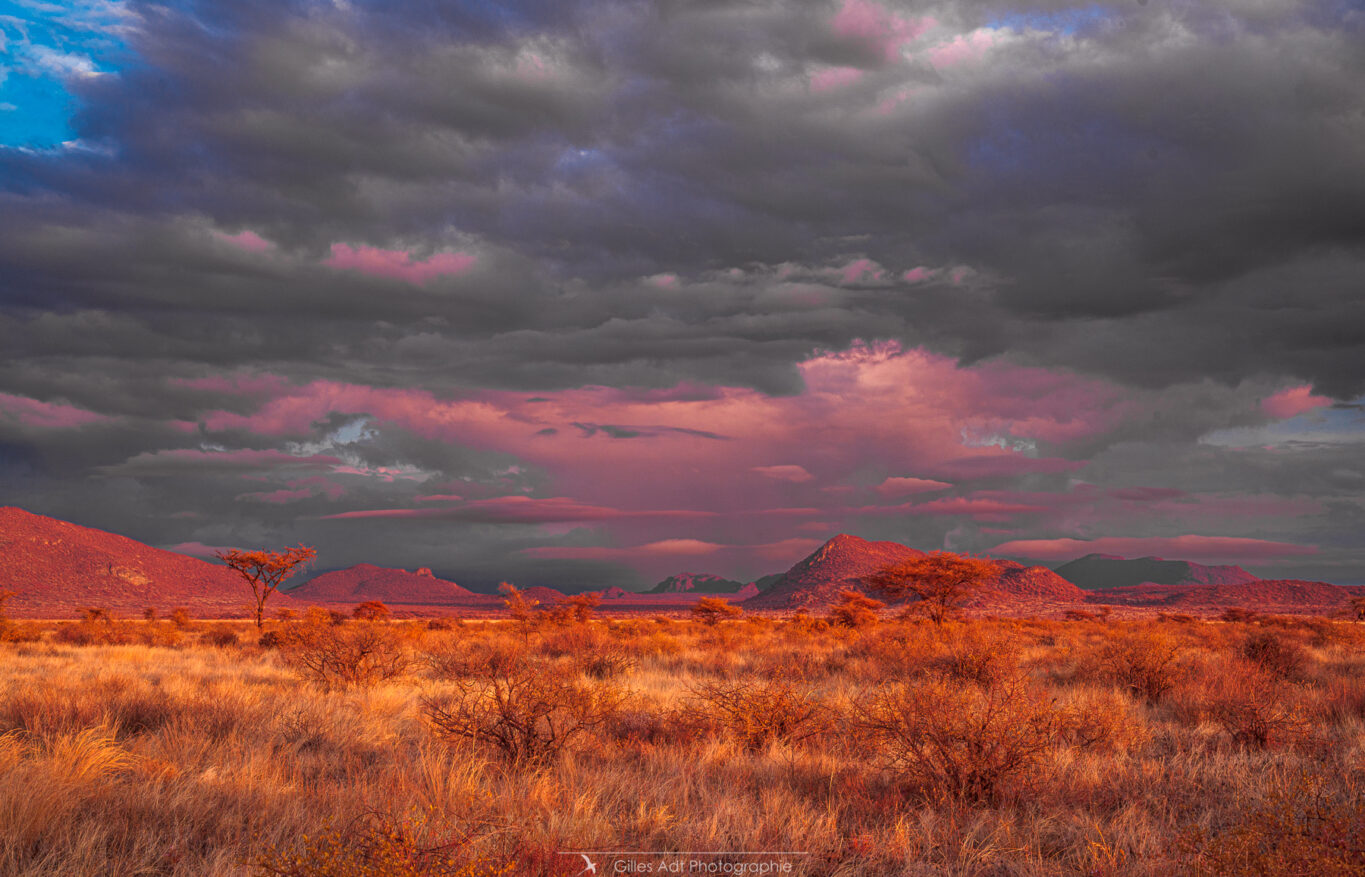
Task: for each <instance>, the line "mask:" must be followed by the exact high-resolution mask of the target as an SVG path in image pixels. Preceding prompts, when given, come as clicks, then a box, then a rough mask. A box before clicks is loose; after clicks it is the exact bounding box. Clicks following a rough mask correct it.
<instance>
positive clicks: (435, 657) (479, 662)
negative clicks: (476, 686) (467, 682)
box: [421, 640, 526, 679]
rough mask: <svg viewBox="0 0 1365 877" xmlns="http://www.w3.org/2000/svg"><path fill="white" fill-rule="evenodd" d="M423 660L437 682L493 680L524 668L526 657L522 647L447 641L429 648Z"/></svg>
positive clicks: (424, 653)
mask: <svg viewBox="0 0 1365 877" xmlns="http://www.w3.org/2000/svg"><path fill="white" fill-rule="evenodd" d="M421 660H422V663H424V664H426V665H427V667H428V668H430V670H431V673H432V675H433V676H435V677H436V678H437V679H461V678H465V677H471V678H475V679H491V678H493V677H494V676H497V675H500V674H502V673H505V672H507V671H508V670H509V669H511V668H513V667H516V666H520V665H521V664H522V663H524V662H525V660H526V657H525V652H524V651H523V650H522V649H521V648H520V646H516V647H513V646H508V645H505V644H502V643H496V642H493V643H490V642H470V643H465V642H460V641H458V640H447V641H445V642H442V643H439V644H437V645H434V646H429V647H428V648H427V649H426V650H425V651H424V652H423V653H422V656H421Z"/></svg>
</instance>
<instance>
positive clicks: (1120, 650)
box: [1099, 631, 1185, 703]
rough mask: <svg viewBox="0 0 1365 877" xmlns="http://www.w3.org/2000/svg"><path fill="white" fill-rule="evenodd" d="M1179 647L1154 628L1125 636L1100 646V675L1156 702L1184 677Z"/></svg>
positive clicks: (1148, 700) (1150, 701)
mask: <svg viewBox="0 0 1365 877" xmlns="http://www.w3.org/2000/svg"><path fill="white" fill-rule="evenodd" d="M1179 656H1180V647H1179V646H1177V645H1176V643H1175V642H1174V641H1173V640H1172V639H1171V638H1170V637H1168V636H1166V635H1165V634H1163V633H1159V632H1154V631H1145V632H1139V633H1132V634H1128V635H1125V636H1123V637H1121V638H1119V639H1116V640H1112V641H1110V642H1107V643H1105V645H1104V646H1103V647H1102V648H1101V649H1100V654H1099V661H1100V670H1101V673H1102V675H1103V676H1104V677H1105V678H1107V679H1108V680H1109V681H1111V682H1113V683H1115V684H1117V685H1119V686H1121V687H1123V688H1124V689H1126V690H1127V691H1129V692H1130V693H1132V694H1133V696H1135V697H1140V698H1142V699H1143V700H1146V701H1147V702H1148V703H1159V702H1160V701H1161V700H1162V699H1164V698H1165V697H1166V696H1167V695H1168V694H1169V693H1170V692H1171V690H1172V689H1173V688H1175V686H1176V685H1177V684H1178V683H1179V682H1180V680H1181V679H1182V678H1184V676H1185V669H1184V668H1183V667H1182V666H1181V665H1180V664H1179V663H1178V661H1177V659H1178V658H1179Z"/></svg>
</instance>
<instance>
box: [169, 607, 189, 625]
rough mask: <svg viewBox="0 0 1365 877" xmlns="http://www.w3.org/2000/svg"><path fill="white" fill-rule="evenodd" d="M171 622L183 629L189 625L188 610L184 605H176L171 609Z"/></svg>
mask: <svg viewBox="0 0 1365 877" xmlns="http://www.w3.org/2000/svg"><path fill="white" fill-rule="evenodd" d="M170 617H171V624H174V625H175V626H176V627H178V628H180V629H181V630H184V629H185V628H187V627H189V626H190V611H189V610H188V609H186V608H185V607H184V606H177V607H175V608H174V609H172V610H171V616H170Z"/></svg>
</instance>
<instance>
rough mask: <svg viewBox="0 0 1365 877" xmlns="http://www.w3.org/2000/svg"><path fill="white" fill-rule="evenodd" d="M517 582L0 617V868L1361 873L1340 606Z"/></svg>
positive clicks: (1359, 715) (1352, 703) (1362, 724)
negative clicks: (1108, 609) (940, 611)
mask: <svg viewBox="0 0 1365 877" xmlns="http://www.w3.org/2000/svg"><path fill="white" fill-rule="evenodd" d="M508 596H509V601H510V602H512V603H516V602H517V595H516V594H515V592H512V593H509V595H508ZM525 602H526V603H527V605H518V606H513V607H512V608H514V609H517V610H518V611H517V612H516V616H517V617H515V618H506V617H504V618H502V619H495V620H480V621H471V620H463V621H460V620H454V621H452V620H444V619H432V620H430V621H427V620H417V619H406V620H405V619H394V618H391V617H390V616H389V614H388V613H387V612H385V611H380V610H379V608H378V607H374V606H371V607H369V608H368V609H367V610H366V611H362V612H355V613H349V612H347V613H343V612H331V611H324V610H314V611H309V612H307V613H303V614H302V615H300V616H298V617H293V616H287V617H285V618H283V619H278V620H273V621H265V622H264V631H263V632H262V631H258V630H257V629H256V627H255V624H254V619H253V620H252V621H246V622H222V621H210V620H194V619H190V618H188V617H181V618H160V617H158V616H157V615H156V614H155V613H148V614H146V615H144V616H142V617H137V618H120V617H111V616H110V614H109V613H107V612H96V611H87V612H86V613H84V615H83V617H82V618H80V619H78V620H74V621H67V622H60V623H56V622H53V623H35V622H25V623H23V624H20V623H17V622H7V621H4V618H3V613H0V634H3V637H4V639H5V640H6V642H4V644H3V645H0V873H4V874H7V875H9V874H13V875H38V874H63V875H102V874H158V875H229V874H233V875H236V874H241V875H252V874H261V875H300V877H315V875H324V874H325V875H367V874H400V875H418V874H458V875H468V877H482V875H495V874H547V875H552V874H564V875H568V874H576V873H579V872H580V871H581V870H582V867H583V863H582V860H581V859H573V858H569V857H565V856H562V855H559V853H560V852H561V851H564V850H580V849H613V850H620V849H645V850H669V849H675V850H676V849H707V850H737V851H740V850H757V849H783V850H799V851H804V852H807V853H808V854H809V855H808V856H807V857H804V858H802V859H800V860H796V870H795V871H794V873H809V874H838V875H860V874H866V875H887V874H907V875H908V874H960V875H971V874H1020V875H1054V874H1055V875H1065V874H1076V875H1106V874H1113V875H1119V874H1125V875H1126V874H1138V875H1168V874H1187V873H1196V874H1210V875H1213V874H1218V875H1225V874H1232V875H1239V874H1247V875H1249V874H1279V873H1303V874H1309V873H1311V874H1315V875H1318V874H1321V875H1346V874H1360V873H1362V862H1365V672H1362V671H1365V625H1359V624H1355V623H1352V622H1349V621H1327V620H1316V619H1279V618H1267V617H1260V618H1254V619H1252V620H1239V621H1231V622H1228V621H1195V620H1192V619H1187V618H1179V617H1171V618H1167V619H1163V620H1155V619H1153V620H1146V621H1117V620H1108V621H1104V620H1100V619H1089V620H1084V619H1083V620H1070V621H1032V620H1018V619H1011V620H991V619H973V620H966V621H962V620H955V619H954V618H952V617H951V616H950V617H945V618H943V619H941V623H936V622H934V621H931V620H928V619H926V618H923V617H918V616H907V617H900V616H898V615H896V614H895V611H894V610H891V609H884V608H881V607H879V606H878V605H877V604H876V602H875V601H872V600H868V599H866V598H859V597H858V595H844V597H843V599H842V600H841V602H840V603H839V604H838V605H837V606H836V608H835V609H834V610H833V611H832V612H831V613H830V614H829V615H827V616H823V617H818V616H817V617H812V616H807V615H796V616H791V617H787V618H773V617H761V616H759V617H754V616H751V615H744V616H740V617H731V616H730V615H729V614H728V613H726V612H725V611H724V610H720V611H718V612H716V613H714V614H712V615H704V616H702V617H698V618H691V617H689V618H666V617H656V618H649V617H643V616H641V617H634V618H628V619H624V620H623V619H598V618H595V617H594V612H593V610H594V609H595V606H593V605H589V601H581V602H580V603H578V604H574V605H572V606H571V607H570V608H569V609H568V610H567V611H557V612H556V611H547V610H545V609H540V608H537V607H535V606H532V605H529V601H525Z"/></svg>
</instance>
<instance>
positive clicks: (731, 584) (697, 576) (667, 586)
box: [645, 572, 745, 594]
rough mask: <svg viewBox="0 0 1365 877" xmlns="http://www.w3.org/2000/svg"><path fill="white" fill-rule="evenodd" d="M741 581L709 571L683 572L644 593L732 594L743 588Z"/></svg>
mask: <svg viewBox="0 0 1365 877" xmlns="http://www.w3.org/2000/svg"><path fill="white" fill-rule="evenodd" d="M744 586H745V585H744V583H743V582H736V581H731V580H730V579H723V578H721V577H720V576H713V575H711V574H710V573H695V572H683V573H678V574H677V575H675V576H669V577H668V578H666V579H664V580H663V581H662V582H659V583H658V584H657V585H655V586H654V587H652V588H650V589H649V590H648V591H645V593H646V594H682V593H694V594H733V593H735V592H736V591H738V590H740V589H741V588H743V587H744Z"/></svg>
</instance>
